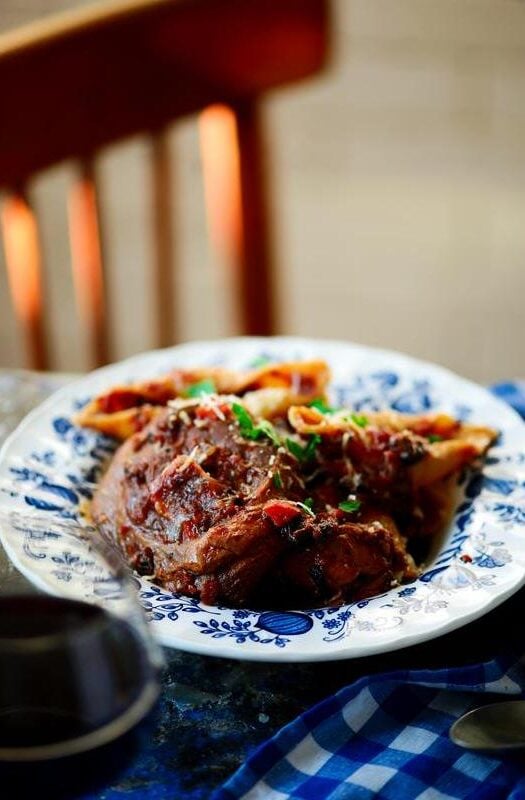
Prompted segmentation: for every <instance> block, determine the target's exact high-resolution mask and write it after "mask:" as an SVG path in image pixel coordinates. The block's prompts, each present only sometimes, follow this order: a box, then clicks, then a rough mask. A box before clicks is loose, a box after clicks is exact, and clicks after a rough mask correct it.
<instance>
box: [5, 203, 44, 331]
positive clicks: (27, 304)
mask: <svg viewBox="0 0 525 800" xmlns="http://www.w3.org/2000/svg"><path fill="white" fill-rule="evenodd" d="M1 225H2V234H3V240H4V249H5V259H6V263H7V274H8V280H9V288H10V290H11V296H12V298H13V305H14V308H15V313H16V315H17V317H18V318H19V319H20V320H21V321H22V322H24V323H26V324H28V323H29V324H30V323H35V322H37V321H39V319H40V317H41V314H42V287H41V264H40V251H39V247H38V231H37V225H36V221H35V217H34V214H33V212H32V210H31V208H30V207H29V205H28V203H27V202H26V200H25V199H24V198H23V197H22V196H21V195H11V196H10V197H8V198H7V199H6V200H5V201H4V203H3V205H2V210H1Z"/></svg>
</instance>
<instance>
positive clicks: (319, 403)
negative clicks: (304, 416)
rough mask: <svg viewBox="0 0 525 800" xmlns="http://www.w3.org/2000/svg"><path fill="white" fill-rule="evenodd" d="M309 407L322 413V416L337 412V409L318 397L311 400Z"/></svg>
mask: <svg viewBox="0 0 525 800" xmlns="http://www.w3.org/2000/svg"><path fill="white" fill-rule="evenodd" d="M308 406H309V408H315V409H317V411H320V412H321V414H332V413H333V412H334V411H336V409H335V408H332V406H329V405H328V403H326V402H325V401H324V400H323V398H322V397H316V398H315V400H311V401H310V402H309V403H308Z"/></svg>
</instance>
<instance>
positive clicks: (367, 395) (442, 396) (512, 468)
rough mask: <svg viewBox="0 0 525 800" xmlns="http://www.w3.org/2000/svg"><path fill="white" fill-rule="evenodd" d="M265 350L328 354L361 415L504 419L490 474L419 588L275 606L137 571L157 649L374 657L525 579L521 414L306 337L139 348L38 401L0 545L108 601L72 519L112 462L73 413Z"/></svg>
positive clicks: (37, 577)
mask: <svg viewBox="0 0 525 800" xmlns="http://www.w3.org/2000/svg"><path fill="white" fill-rule="evenodd" d="M260 356H265V357H268V358H269V359H271V360H297V359H301V358H325V359H326V360H327V361H328V363H329V364H330V366H331V368H332V370H333V373H334V387H335V392H336V397H335V400H336V401H337V402H339V403H341V402H345V401H346V402H351V404H352V405H353V406H354V407H355V408H357V409H359V410H363V411H364V410H366V408H371V407H376V408H377V407H385V405H390V406H393V407H396V408H398V409H399V410H403V411H414V412H418V411H425V410H428V409H430V408H437V407H439V408H441V409H443V410H445V411H449V412H450V413H454V414H459V415H460V416H462V417H464V418H468V419H469V420H472V421H473V422H476V423H479V424H489V425H492V426H494V427H497V428H498V429H499V430H500V431H501V432H502V436H501V441H500V442H499V443H498V444H497V445H496V446H495V447H494V448H493V450H491V454H490V458H489V459H488V462H487V463H486V465H485V466H484V468H483V472H482V475H481V476H478V477H477V478H472V479H471V480H470V482H469V483H468V485H467V486H466V487H465V491H466V495H465V496H464V497H463V499H462V500H461V502H460V503H459V507H458V510H457V513H456V514H455V516H454V519H453V521H452V523H451V525H450V527H449V530H448V533H447V535H446V537H445V539H444V541H443V544H442V547H441V549H440V551H439V553H438V555H437V556H436V558H435V559H434V562H433V563H432V564H430V565H429V566H428V569H426V571H425V573H424V574H423V576H422V577H421V578H420V579H418V580H417V581H415V582H414V583H412V584H410V585H406V586H400V587H395V588H393V589H391V590H390V591H389V592H387V593H385V594H384V595H382V596H380V597H376V598H372V599H370V600H365V601H362V602H360V603H353V604H350V605H346V606H342V607H340V608H329V609H313V610H308V611H304V610H301V611H295V610H293V611H289V612H282V613H281V612H275V611H254V610H250V609H238V610H232V609H225V608H215V607H210V606H205V605H203V604H202V603H200V602H198V601H196V600H194V599H190V598H185V597H182V596H179V595H172V594H170V593H168V592H165V591H164V590H162V589H161V588H159V587H157V586H155V585H154V584H152V583H151V582H150V581H148V580H147V579H144V578H138V577H135V578H134V582H135V584H136V587H137V591H138V592H139V596H140V598H141V602H142V605H143V607H144V609H145V611H146V614H147V616H148V618H149V619H150V621H151V627H152V630H153V632H154V634H155V635H156V637H157V638H158V639H159V640H160V641H161V642H162V643H163V644H165V645H167V646H170V647H175V648H178V649H182V650H187V651H190V652H196V653H203V654H207V655H215V656H220V657H230V658H238V659H245V660H256V661H324V660H333V659H345V658H354V657H361V656H365V655H372V654H379V653H384V652H388V651H391V650H395V649H398V648H401V647H407V646H410V645H413V644H417V643H420V642H423V641H426V640H428V639H432V638H434V637H436V636H439V635H441V634H443V633H446V632H448V631H451V630H453V629H455V628H457V627H460V626H462V625H466V624H468V623H469V622H470V621H472V620H474V619H477V618H479V617H481V616H483V615H484V614H486V613H487V612H488V611H490V610H491V609H493V608H494V607H496V606H497V605H499V604H500V603H501V602H503V601H504V600H505V599H506V598H508V597H509V596H511V595H512V594H513V593H514V592H516V591H517V590H518V589H519V588H520V587H521V586H522V585H523V584H524V583H525V425H524V423H523V421H522V420H521V418H520V417H519V416H518V415H517V414H516V413H515V412H514V411H513V410H512V409H511V408H510V407H509V406H507V405H506V404H505V403H503V402H502V401H500V400H498V399H497V398H495V397H494V396H493V395H491V394H490V393H489V392H488V391H487V390H485V389H483V388H482V387H480V386H478V385H476V384H474V383H472V382H470V381H468V380H466V379H464V378H461V377H459V376H457V375H455V374H454V373H452V372H450V371H449V370H447V369H445V368H444V367H441V366H437V365H435V364H431V363H428V362H424V361H420V360H417V359H414V358H412V357H410V356H406V355H403V354H400V353H396V352H393V351H388V350H379V349H376V348H370V347H365V346H363V345H359V344H352V343H348V342H340V341H332V340H328V339H315V340H314V339H303V338H298V337H273V338H258V337H250V338H248V337H246V338H235V339H223V340H215V341H210V342H190V343H187V344H183V345H178V346H175V347H173V348H168V349H165V350H157V351H151V352H148V353H143V354H140V355H138V356H133V357H131V358H128V359H126V360H124V361H121V362H119V363H117V364H112V365H109V366H107V367H103V368H101V369H99V370H96V371H95V372H92V373H90V374H89V375H86V376H84V377H82V378H80V379H78V380H76V381H74V382H73V383H69V384H67V385H66V386H64V387H63V388H62V389H59V390H58V391H57V392H56V393H55V394H53V395H52V396H51V397H50V398H48V399H47V400H46V401H45V402H44V403H43V404H42V405H40V406H39V407H38V408H36V409H34V410H33V411H32V412H31V413H30V414H29V415H28V416H27V417H26V418H25V419H24V421H23V422H22V423H21V424H20V426H19V427H18V428H17V429H16V431H14V432H13V433H12V434H11V436H10V437H9V439H8V440H7V441H6V442H5V444H4V446H3V448H2V450H1V451H0V521H1V523H2V524H1V529H0V540H1V541H2V544H3V545H4V547H5V549H6V551H7V553H8V555H9V557H10V558H11V559H12V561H13V562H14V563H15V564H16V566H17V567H18V568H19V569H20V570H21V571H22V572H23V573H24V574H25V575H26V576H27V577H28V578H29V579H30V580H31V581H33V582H34V583H35V584H37V585H38V586H39V587H40V588H42V589H44V590H45V591H48V592H51V593H54V594H58V595H64V596H75V597H81V598H82V597H83V598H84V599H89V600H95V601H96V602H100V603H102V604H105V603H109V602H110V600H111V598H110V590H109V589H108V585H106V584H105V583H104V581H103V580H101V579H100V574H99V569H98V567H97V566H96V565H93V564H91V562H90V559H91V557H92V554H91V548H90V546H89V536H90V535H96V534H94V533H93V532H91V531H89V530H88V531H84V532H83V534H82V538H79V537H78V536H77V535H76V531H77V529H78V520H77V519H74V516H75V514H76V513H77V512H78V506H79V503H80V502H83V493H84V494H86V491H85V490H86V489H89V488H92V483H90V482H89V481H85V480H84V477H83V476H82V473H83V472H84V473H85V472H86V471H88V470H89V469H90V468H93V467H97V465H98V462H99V461H100V458H102V457H104V454H105V453H106V457H107V451H105V450H104V447H105V446H106V445H107V442H104V440H103V437H98V436H97V435H96V434H94V433H91V432H86V431H80V430H79V429H75V428H74V427H73V426H72V425H71V423H70V422H69V417H70V415H71V413H72V412H73V410H74V408H75V407H78V405H79V404H80V403H82V402H85V401H86V400H87V399H88V398H89V397H92V396H93V395H94V394H96V393H97V392H100V391H101V390H103V389H104V388H106V387H109V386H111V385H113V384H114V383H117V382H129V381H132V380H139V379H141V378H142V377H150V376H154V375H160V374H162V373H163V372H165V371H166V370H167V369H169V368H171V367H173V366H181V367H183V366H194V365H205V364H215V365H218V364H222V365H225V366H230V367H246V366H248V365H249V364H250V363H252V362H253V361H254V360H255V359H257V358H259V357H260ZM93 452H94V453H95V456H96V457H94V456H93ZM50 498H51V500H50ZM74 498H75V499H74ZM80 522H81V524H83V525H85V524H86V523H84V522H82V520H80ZM86 537H87V538H86ZM97 570H98V571H97Z"/></svg>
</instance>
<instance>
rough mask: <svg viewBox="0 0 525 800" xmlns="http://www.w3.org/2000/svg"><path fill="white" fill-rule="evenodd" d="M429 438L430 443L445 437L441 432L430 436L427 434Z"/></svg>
mask: <svg viewBox="0 0 525 800" xmlns="http://www.w3.org/2000/svg"><path fill="white" fill-rule="evenodd" d="M427 439H428V441H429V442H430V443H433V442H442V441H443V437H442V436H440V435H439V433H431V434H430V436H427Z"/></svg>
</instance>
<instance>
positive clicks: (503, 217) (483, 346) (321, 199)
mask: <svg viewBox="0 0 525 800" xmlns="http://www.w3.org/2000/svg"><path fill="white" fill-rule="evenodd" d="M81 4H82V3H81V2H78V0H77V2H76V3H75V2H71V0H70V1H69V2H67V1H66V0H23V2H22V0H1V2H0V28H1V29H2V30H6V29H9V28H12V27H15V26H16V25H19V24H22V23H25V22H28V21H31V20H32V19H35V18H38V17H43V16H44V15H47V14H50V13H52V12H56V11H59V10H62V9H64V8H66V7H68V8H70V7H72V6H74V5H81ZM334 11H335V52H334V59H333V64H332V67H331V69H330V70H329V71H327V72H326V73H325V75H324V76H323V77H321V78H320V79H316V80H315V81H311V82H309V83H304V84H298V85H296V86H294V87H292V88H290V89H287V90H285V91H282V92H279V94H275V95H274V96H273V97H272V99H271V100H269V101H268V103H267V104H266V116H267V126H268V133H269V141H270V147H271V154H272V165H271V166H272V169H271V179H272V188H273V196H274V198H275V205H274V208H273V217H274V222H275V227H276V234H277V240H276V246H277V256H278V264H279V286H280V295H281V319H282V324H281V332H283V333H290V334H300V335H308V336H323V337H337V338H341V339H348V340H353V341H357V342H362V343H365V344H371V345H377V346H381V347H388V348H392V349H398V350H403V351H406V352H408V353H410V354H413V355H415V356H419V357H423V358H426V359H430V360H433V361H437V362H440V363H442V364H444V365H446V366H448V367H450V368H452V369H454V370H456V371H459V372H460V373H462V374H464V375H466V376H469V377H472V378H474V379H476V380H479V381H489V380H495V379H498V378H501V377H511V376H521V377H524V376H525V336H524V335H523V327H524V326H523V321H524V313H523V304H524V300H525V269H524V265H525V3H524V2H519V0H439V2H436V0H335V2H334ZM0 124H1V122H0ZM35 136H38V131H35ZM171 146H172V150H173V155H174V159H175V166H176V168H175V172H176V175H175V178H176V197H177V203H176V205H177V208H176V216H177V224H176V229H177V251H178V259H179V262H180V267H181V268H180V274H179V277H178V296H179V298H183V299H181V300H180V301H179V302H180V313H181V324H182V338H183V339H195V338H208V337H216V336H222V335H230V334H231V333H232V329H231V325H230V322H229V313H228V302H227V299H228V275H227V273H226V272H225V270H224V269H223V268H222V265H221V264H219V263H217V260H216V258H215V257H214V255H213V253H212V252H211V250H210V248H209V245H208V241H207V236H206V229H205V219H204V199H203V190H202V182H201V173H200V158H199V149H198V140H197V130H196V125H195V122H194V121H188V122H184V123H183V124H182V125H178V126H177V127H176V128H174V130H173V133H172V136H171ZM145 147H146V144H145V142H143V141H141V140H134V141H132V142H130V143H128V144H126V145H125V146H119V147H118V148H111V149H109V150H107V151H106V152H105V153H104V155H103V157H102V158H101V160H100V162H99V170H100V180H101V184H102V188H103V197H104V209H103V210H104V213H105V215H106V217H107V224H106V227H105V230H104V231H103V237H104V242H105V245H106V252H107V257H106V264H107V269H108V275H109V279H110V296H111V304H112V305H111V314H112V319H113V327H114V343H115V346H114V356H115V358H116V359H118V358H121V357H124V356H126V355H129V354H132V353H134V352H137V351H140V350H144V349H148V348H149V347H150V346H151V344H152V342H151V338H150V337H151V330H150V329H151V313H152V312H151V308H150V305H151V304H150V295H149V287H148V281H147V275H146V274H145V272H144V269H143V267H144V264H145V263H146V262H147V261H148V258H149V253H150V246H151V243H150V241H149V240H148V234H147V231H148V230H149V226H148V225H147V220H148V204H149V192H150V187H149V185H148V175H147V173H146V171H145V164H144V161H143V159H142V156H143V155H144V149H145ZM69 175H70V173H69V167H68V166H67V165H65V166H64V167H60V168H59V169H55V170H53V171H51V172H49V173H46V174H45V175H43V176H42V177H41V178H39V180H38V181H37V182H36V183H35V185H34V189H33V191H34V197H35V201H36V204H37V207H38V209H39V211H40V214H41V218H42V221H43V230H42V234H43V241H44V248H45V256H46V276H47V277H46V280H47V285H46V291H47V295H48V297H49V304H50V309H51V322H52V329H53V337H54V340H55V342H56V349H57V353H58V357H57V360H56V363H55V365H54V366H55V367H56V368H60V369H66V370H82V369H84V368H85V367H86V363H85V362H84V360H83V357H82V356H81V355H80V354H81V352H82V347H81V344H82V342H81V341H80V338H81V335H80V332H79V331H78V330H77V326H76V321H75V314H74V310H73V288H72V284H71V277H70V270H69V250H68V241H67V230H66V208H65V196H64V188H65V186H66V185H67V182H68V180H69ZM22 361H23V356H22V353H21V346H20V343H19V339H18V337H17V334H16V325H15V321H14V318H13V316H12V312H11V310H10V305H9V302H8V297H7V283H6V276H5V267H4V263H3V256H2V255H0V366H17V365H20V364H21V363H22Z"/></svg>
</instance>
